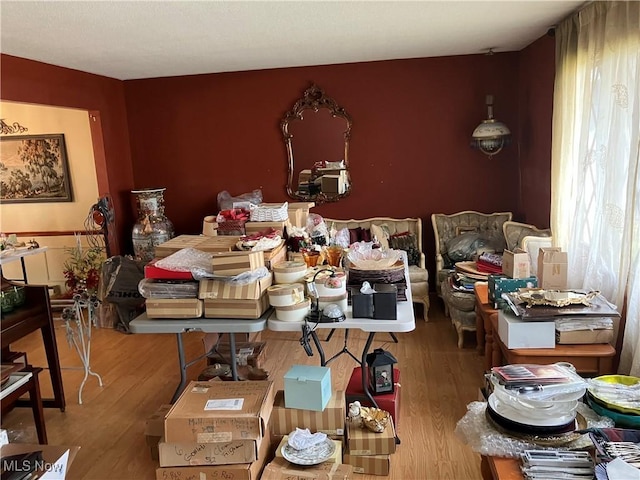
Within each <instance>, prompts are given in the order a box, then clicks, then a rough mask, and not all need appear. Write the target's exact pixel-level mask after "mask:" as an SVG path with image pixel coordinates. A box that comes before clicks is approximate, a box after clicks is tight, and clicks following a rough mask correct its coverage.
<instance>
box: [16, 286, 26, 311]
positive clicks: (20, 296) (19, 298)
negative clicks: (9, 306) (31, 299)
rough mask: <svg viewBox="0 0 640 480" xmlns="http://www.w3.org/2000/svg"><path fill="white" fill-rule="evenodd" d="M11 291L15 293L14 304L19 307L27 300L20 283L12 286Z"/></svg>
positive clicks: (24, 290)
mask: <svg viewBox="0 0 640 480" xmlns="http://www.w3.org/2000/svg"><path fill="white" fill-rule="evenodd" d="M13 291H14V293H15V306H16V307H21V306H22V305H24V302H26V301H27V290H26V289H25V288H24V287H23V286H21V285H16V286H14V287H13Z"/></svg>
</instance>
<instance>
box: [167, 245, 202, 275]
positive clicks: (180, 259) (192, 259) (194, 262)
mask: <svg viewBox="0 0 640 480" xmlns="http://www.w3.org/2000/svg"><path fill="white" fill-rule="evenodd" d="M212 256H213V255H212V254H210V253H207V252H202V251H200V250H196V249H195V248H183V249H182V250H178V251H177V252H175V253H172V254H171V255H169V256H168V257H165V258H161V259H160V260H158V261H157V262H156V264H155V265H156V267H159V268H164V269H165V270H171V271H172V272H190V271H192V270H193V269H201V270H205V271H209V272H211V271H212V265H211V257H212Z"/></svg>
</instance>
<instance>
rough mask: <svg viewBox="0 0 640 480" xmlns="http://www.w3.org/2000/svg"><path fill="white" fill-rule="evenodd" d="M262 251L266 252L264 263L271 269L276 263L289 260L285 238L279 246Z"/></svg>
mask: <svg viewBox="0 0 640 480" xmlns="http://www.w3.org/2000/svg"><path fill="white" fill-rule="evenodd" d="M262 253H264V265H265V267H267V268H268V269H269V270H272V269H273V266H274V265H277V264H278V263H280V262H284V261H286V260H287V247H286V246H285V244H284V240H283V241H282V243H281V244H280V246H279V247H276V248H274V249H273V250H267V251H264V252H262Z"/></svg>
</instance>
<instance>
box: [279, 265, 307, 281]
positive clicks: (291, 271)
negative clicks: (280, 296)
mask: <svg viewBox="0 0 640 480" xmlns="http://www.w3.org/2000/svg"><path fill="white" fill-rule="evenodd" d="M306 273H307V265H306V264H305V263H304V262H296V261H295V260H293V261H292V260H289V261H286V262H280V263H277V264H276V265H274V266H273V276H274V277H275V282H276V283H298V282H300V283H302V282H304V276H305V274H306Z"/></svg>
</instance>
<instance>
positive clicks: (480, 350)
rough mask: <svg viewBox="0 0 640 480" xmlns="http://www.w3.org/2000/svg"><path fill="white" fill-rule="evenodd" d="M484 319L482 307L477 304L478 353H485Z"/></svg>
mask: <svg viewBox="0 0 640 480" xmlns="http://www.w3.org/2000/svg"><path fill="white" fill-rule="evenodd" d="M484 335H485V333H484V320H483V318H482V313H481V312H480V308H479V307H478V306H476V343H477V344H478V353H479V354H480V355H482V354H483V353H484Z"/></svg>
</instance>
